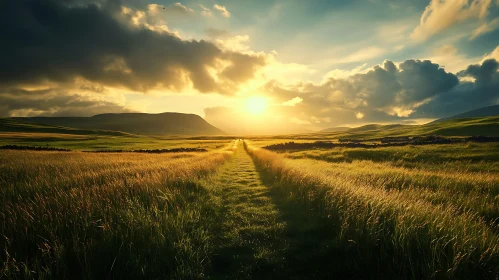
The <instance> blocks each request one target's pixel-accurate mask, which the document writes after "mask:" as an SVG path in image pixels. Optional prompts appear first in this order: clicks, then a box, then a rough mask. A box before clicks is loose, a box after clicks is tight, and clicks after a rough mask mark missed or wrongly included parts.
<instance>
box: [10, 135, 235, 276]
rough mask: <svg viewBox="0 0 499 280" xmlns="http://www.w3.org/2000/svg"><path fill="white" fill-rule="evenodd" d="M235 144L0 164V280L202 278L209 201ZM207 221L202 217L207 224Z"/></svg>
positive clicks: (20, 155)
mask: <svg viewBox="0 0 499 280" xmlns="http://www.w3.org/2000/svg"><path fill="white" fill-rule="evenodd" d="M231 149H232V144H230V146H227V147H226V148H224V149H222V150H218V151H213V152H209V153H202V154H194V155H193V154H161V155H150V154H147V155H145V154H128V153H118V154H89V153H80V152H67V153H58V152H27V151H3V152H2V153H1V154H0V186H1V188H0V217H1V219H0V232H1V234H2V235H1V237H0V248H1V251H0V260H1V266H0V276H5V277H14V276H17V277H22V278H24V277H28V278H49V279H50V278H54V277H56V278H71V277H73V276H75V275H80V276H81V277H82V278H97V277H99V278H100V277H106V276H107V277H111V278H137V277H141V278H153V277H158V276H164V277H172V278H191V279H192V278H203V271H204V267H205V266H206V265H207V263H205V262H206V260H207V258H208V255H209V252H210V251H209V246H210V243H209V242H207V241H206V240H207V239H209V238H210V236H209V233H208V231H207V229H206V228H207V227H209V226H210V224H214V222H213V221H210V217H214V216H213V215H212V216H210V215H209V213H210V211H213V208H212V206H211V203H210V195H209V193H208V192H207V191H206V190H205V189H204V188H203V186H202V185H200V180H201V179H202V178H206V177H207V176H210V174H212V173H213V172H215V171H216V170H217V168H218V167H219V166H221V165H222V164H223V163H224V162H226V160H228V159H229V158H230V156H231V153H232V152H231ZM205 215H206V216H205Z"/></svg>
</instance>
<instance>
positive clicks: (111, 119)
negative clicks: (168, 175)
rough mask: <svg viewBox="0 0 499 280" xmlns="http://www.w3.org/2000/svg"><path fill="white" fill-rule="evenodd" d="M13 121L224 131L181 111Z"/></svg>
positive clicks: (149, 131)
mask: <svg viewBox="0 0 499 280" xmlns="http://www.w3.org/2000/svg"><path fill="white" fill-rule="evenodd" d="M10 120H15V121H20V122H29V123H35V124H43V125H49V126H62V127H70V128H77V129H86V130H111V131H120V132H126V133H132V134H143V135H165V134H183V135H185V134H187V135H220V134H225V133H224V132H223V131H221V130H220V129H218V128H216V127H214V126H212V125H211V124H209V123H208V122H206V121H205V120H204V119H203V118H201V117H200V116H198V115H195V114H182V113H161V114H146V113H123V114H101V115H95V116H93V117H28V118H19V117H17V118H10Z"/></svg>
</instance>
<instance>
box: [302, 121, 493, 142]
mask: <svg viewBox="0 0 499 280" xmlns="http://www.w3.org/2000/svg"><path fill="white" fill-rule="evenodd" d="M424 135H440V136H496V137H499V116H495V117H485V118H467V119H451V120H444V121H441V122H432V123H427V124H424V125H402V124H390V125H380V124H368V125H364V126H360V127H355V128H351V129H348V130H345V131H336V132H318V133H315V134H312V135H311V134H308V135H303V136H296V137H295V138H297V139H300V138H302V139H314V138H324V137H327V138H331V139H335V138H348V139H359V140H361V139H375V138H383V137H400V136H424Z"/></svg>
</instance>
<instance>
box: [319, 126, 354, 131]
mask: <svg viewBox="0 0 499 280" xmlns="http://www.w3.org/2000/svg"><path fill="white" fill-rule="evenodd" d="M349 129H350V127H346V126H337V127H330V128H326V129H323V130H321V131H320V132H336V131H345V130H349Z"/></svg>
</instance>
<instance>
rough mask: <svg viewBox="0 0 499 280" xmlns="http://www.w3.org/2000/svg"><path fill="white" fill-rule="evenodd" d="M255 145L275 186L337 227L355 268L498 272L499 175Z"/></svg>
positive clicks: (335, 237)
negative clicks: (321, 158) (290, 156)
mask: <svg viewBox="0 0 499 280" xmlns="http://www.w3.org/2000/svg"><path fill="white" fill-rule="evenodd" d="M248 151H249V152H250V154H251V155H252V156H253V158H254V159H255V161H256V162H257V164H258V165H259V166H261V168H262V169H263V170H265V172H267V173H268V174H270V175H271V177H273V178H274V179H273V181H274V187H275V188H277V189H279V190H280V191H281V192H282V193H283V195H286V196H288V199H290V200H294V201H296V202H297V203H300V204H304V205H306V206H307V207H310V208H312V209H315V210H314V213H315V215H320V216H323V217H325V219H326V221H327V223H330V224H331V225H332V227H333V228H335V230H334V231H333V233H332V235H331V243H332V246H333V247H334V248H336V250H337V251H339V252H342V253H345V251H346V252H347V253H346V257H347V258H348V260H349V261H346V262H345V267H344V269H345V270H347V271H348V270H349V269H355V268H356V267H357V268H360V267H362V268H364V269H367V270H369V271H370V272H371V273H372V274H374V275H376V274H377V275H379V274H380V273H381V274H384V275H398V276H399V277H402V278H405V277H407V278H423V279H427V278H432V277H437V278H441V277H449V278H452V277H459V278H466V279H470V278H478V279H481V278H492V277H494V276H495V275H497V273H498V267H499V266H498V265H499V237H498V235H497V232H498V231H497V228H496V226H495V225H494V224H493V222H492V221H494V220H495V219H496V218H498V214H497V213H498V211H497V209H498V206H497V188H498V185H497V176H496V175H492V174H489V175H488V176H487V175H485V176H484V175H483V174H482V175H477V176H474V175H471V176H470V177H468V176H466V174H464V175H459V174H458V173H456V174H454V176H449V175H445V174H432V173H431V172H428V173H425V172H426V171H424V170H422V171H415V172H413V170H407V169H404V168H399V169H394V168H393V167H390V168H389V166H386V165H385V166H383V165H371V166H368V165H367V163H364V162H359V163H355V162H354V163H353V164H350V163H343V164H335V165H332V164H330V163H327V162H317V161H311V160H286V159H284V158H282V157H281V156H279V155H278V154H275V153H272V152H270V151H266V150H263V149H255V148H252V147H251V146H249V147H248ZM439 175H442V176H444V177H439ZM445 176H447V177H445ZM447 180H449V182H446V181H447ZM487 208H490V210H492V211H490V212H488V211H484V209H487ZM483 217H486V218H487V219H484V218H483ZM352 247H354V250H352Z"/></svg>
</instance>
